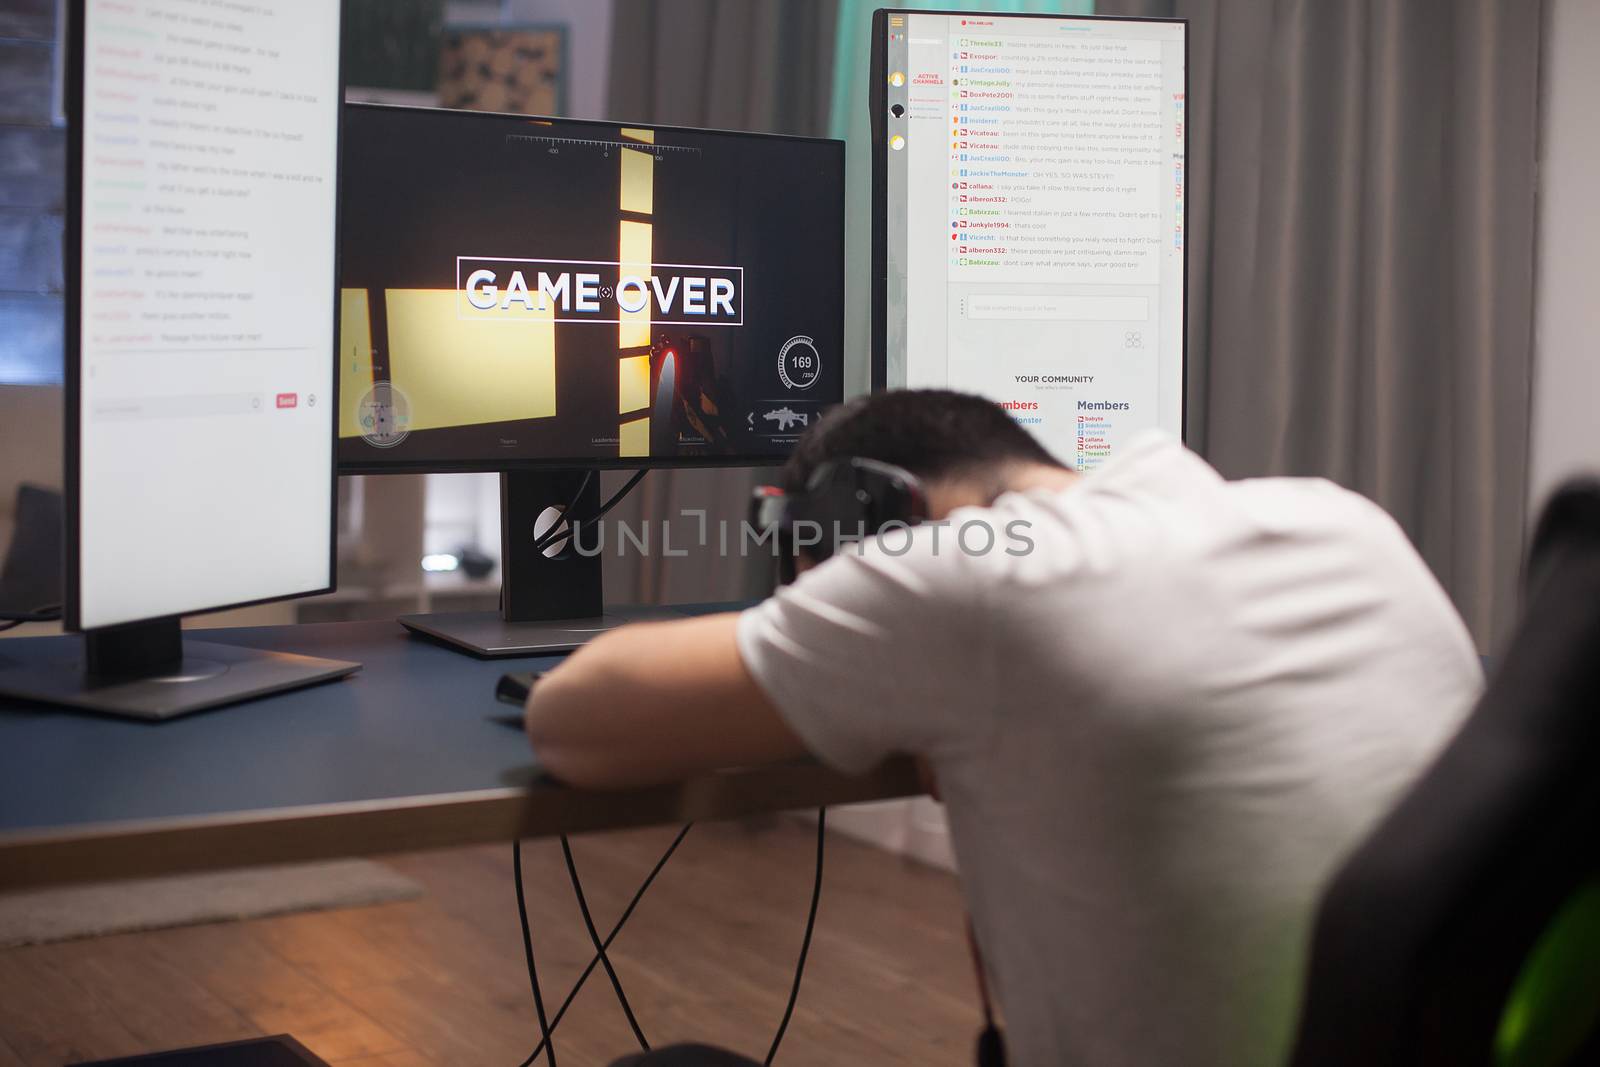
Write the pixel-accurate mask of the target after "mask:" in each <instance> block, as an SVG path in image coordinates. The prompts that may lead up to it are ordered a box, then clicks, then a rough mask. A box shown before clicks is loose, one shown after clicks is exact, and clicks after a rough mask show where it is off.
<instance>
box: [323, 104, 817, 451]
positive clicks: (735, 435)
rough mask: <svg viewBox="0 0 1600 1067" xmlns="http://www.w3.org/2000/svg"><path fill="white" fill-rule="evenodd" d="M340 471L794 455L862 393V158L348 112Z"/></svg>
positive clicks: (712, 136)
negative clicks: (850, 229) (847, 292)
mask: <svg viewBox="0 0 1600 1067" xmlns="http://www.w3.org/2000/svg"><path fill="white" fill-rule="evenodd" d="M342 182H343V185H342V192H343V200H342V202H341V207H340V211H341V219H340V234H341V237H342V239H343V245H342V261H341V268H340V304H341V312H342V319H341V323H342V326H341V332H340V375H339V378H340V397H339V408H340V411H339V462H340V465H341V467H343V468H345V469H377V468H383V467H388V466H413V467H419V468H420V467H426V468H430V469H461V470H471V469H497V468H501V467H507V466H517V465H519V464H527V465H537V464H545V465H570V466H628V465H633V464H636V463H642V462H651V463H655V462H660V463H682V464H693V463H704V464H706V465H710V466H715V465H718V464H719V463H720V464H728V463H738V462H741V461H746V460H748V461H756V462H759V461H762V460H769V459H773V458H779V457H782V456H784V455H786V454H787V453H788V452H789V450H790V448H791V447H792V446H793V444H794V442H795V439H796V438H797V437H798V436H799V435H800V434H801V433H802V432H803V431H804V430H805V429H806V427H807V426H808V425H810V424H811V423H812V422H814V421H815V420H816V419H817V417H818V416H819V415H820V414H821V412H822V411H823V410H825V409H826V408H827V407H828V406H830V405H832V404H836V403H838V402H839V401H840V400H841V399H842V394H843V383H844V366H843V334H844V283H843V270H844V146H843V144H842V142H838V141H825V140H813V139H806V138H794V137H779V136H773V135H765V134H745V133H726V132H716V131H705V130H685V129H676V128H668V127H649V128H644V127H630V126H621V125H615V124H603V123H590V122H577V121H571V120H562V119H540V118H528V117H524V116H513V115H489V114H481V113H477V112H466V111H439V110H432V109H423V108H401V107H385V106H381V105H357V104H352V105H347V106H346V109H345V117H344V156H343V178H342Z"/></svg>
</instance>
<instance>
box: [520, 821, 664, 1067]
mask: <svg viewBox="0 0 1600 1067" xmlns="http://www.w3.org/2000/svg"><path fill="white" fill-rule="evenodd" d="M693 826H694V823H687V824H685V825H684V827H683V829H682V830H679V831H678V836H677V837H675V838H673V839H672V844H670V845H668V846H667V850H666V851H665V852H663V853H662V854H661V858H660V859H658V860H656V865H655V866H654V867H652V868H651V869H650V873H649V874H648V875H646V876H645V879H644V881H643V882H642V883H640V885H639V889H638V891H637V892H635V893H634V894H633V899H632V900H630V901H628V906H627V907H626V908H624V909H623V910H622V916H621V918H619V919H618V920H617V922H616V925H614V926H612V927H611V932H610V933H609V934H607V935H606V939H605V940H604V941H603V942H601V944H602V946H603V947H605V948H610V947H611V942H613V941H615V940H616V939H617V935H618V934H619V933H621V932H622V925H623V924H624V923H626V922H627V921H628V919H629V917H630V916H632V915H633V910H634V909H635V908H637V907H638V906H639V901H641V900H643V899H644V894H645V890H647V889H649V888H650V884H651V883H652V882H654V881H655V880H656V875H658V874H660V873H661V868H663V867H665V866H666V865H667V860H669V859H671V858H672V854H673V853H674V852H676V851H678V846H679V845H681V844H683V839H684V838H685V837H686V836H688V833H689V830H690V828H692V827H693ZM599 962H600V957H599V956H596V957H594V958H593V959H591V960H590V961H589V966H587V967H585V968H584V969H583V973H582V974H580V975H578V980H577V981H576V982H574V983H573V984H572V989H571V990H570V991H569V992H568V993H567V997H566V999H565V1000H563V1001H562V1002H561V1007H560V1008H559V1009H558V1010H557V1011H556V1014H555V1018H553V1019H551V1020H550V1033H551V1034H553V1033H555V1029H556V1027H558V1026H560V1025H561V1020H562V1019H563V1018H564V1017H565V1016H566V1014H567V1009H568V1008H570V1007H571V1006H572V1002H573V1001H574V1000H576V999H577V997H578V991H579V990H580V989H582V988H583V983H584V982H587V981H588V980H589V976H590V975H591V974H593V973H594V969H595V967H596V965H598V964H599ZM548 1040H549V1037H548V1035H547V1036H546V1037H545V1039H544V1040H542V1041H540V1042H539V1044H538V1046H537V1047H536V1048H535V1049H534V1050H533V1051H532V1052H530V1053H528V1058H527V1059H525V1060H523V1061H522V1062H521V1063H520V1064H518V1065H517V1067H529V1065H530V1064H532V1063H533V1061H534V1060H536V1059H538V1058H539V1053H541V1052H543V1051H544V1046H545V1042H546V1041H548Z"/></svg>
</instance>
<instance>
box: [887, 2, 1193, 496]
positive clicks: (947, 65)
mask: <svg viewBox="0 0 1600 1067" xmlns="http://www.w3.org/2000/svg"><path fill="white" fill-rule="evenodd" d="M1187 42H1188V26H1187V23H1186V22H1184V21H1183V20H1177V19H1128V18H1096V17H1086V16H1060V15H991V14H977V13H972V12H959V11H952V12H941V11H910V10H881V11H878V12H877V13H876V15H875V17H874V23H873V33H872V73H871V81H870V85H871V92H870V107H871V113H872V129H873V138H872V139H873V202H874V212H873V234H874V272H873V274H874V293H873V378H874V385H875V386H877V387H879V388H882V387H886V386H887V387H890V388H896V387H944V388H952V389H960V390H964V391H967V392H974V393H978V394H981V395H983V396H987V397H989V398H990V399H992V400H995V401H997V402H998V403H1000V404H1003V405H1004V406H1005V407H1006V408H1007V409H1009V410H1010V411H1011V412H1012V414H1013V415H1014V416H1015V417H1016V418H1017V421H1018V422H1020V423H1022V424H1024V425H1025V426H1027V427H1028V428H1029V429H1030V430H1031V431H1033V433H1034V434H1035V436H1037V437H1038V438H1039V440H1040V441H1041V443H1043V444H1044V445H1045V447H1047V448H1048V449H1050V451H1051V452H1052V453H1054V454H1055V455H1056V456H1057V457H1058V458H1060V459H1062V460H1063V461H1065V462H1067V463H1068V464H1070V465H1071V466H1074V467H1076V468H1077V469H1079V470H1083V471H1088V470H1093V469H1094V468H1095V467H1097V466H1099V465H1100V464H1102V463H1104V462H1105V461H1106V460H1107V459H1109V458H1110V457H1111V456H1113V455H1114V454H1115V453H1116V451H1117V450H1118V448H1120V447H1121V445H1122V444H1123V443H1124V442H1126V441H1127V440H1128V439H1129V438H1130V437H1132V436H1133V435H1134V434H1136V433H1138V432H1139V431H1141V430H1144V429H1147V428H1151V427H1159V428H1162V429H1165V430H1167V431H1169V432H1171V433H1173V434H1181V433H1182V432H1183V427H1184V366H1185V360H1184V354H1185V318H1184V316H1185V302H1184V278H1185V263H1186V254H1187V242H1186V240H1185V235H1184V229H1185V204H1186V197H1185V184H1186V180H1185V179H1186V175H1185V167H1186V157H1185V145H1186V132H1187V113H1186V104H1187V100H1186V91H1185V86H1186V77H1187V75H1186V52H1187Z"/></svg>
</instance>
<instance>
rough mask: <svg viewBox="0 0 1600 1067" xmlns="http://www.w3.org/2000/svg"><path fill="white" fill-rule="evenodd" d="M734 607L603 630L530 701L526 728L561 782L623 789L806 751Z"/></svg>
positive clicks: (547, 766)
mask: <svg viewBox="0 0 1600 1067" xmlns="http://www.w3.org/2000/svg"><path fill="white" fill-rule="evenodd" d="M737 620H738V616H737V615H736V614H731V613H730V614H724V615H710V616H706V617H703V618H698V619H684V620H681V621H676V622H660V623H644V624H639V625H634V626H627V627H624V628H622V629H620V630H614V631H612V632H611V633H607V634H603V635H601V636H600V637H598V638H596V639H594V640H593V641H591V642H589V643H588V644H587V645H585V646H584V647H583V648H581V649H579V650H578V651H577V652H574V653H573V654H572V655H571V656H569V657H568V658H567V660H566V662H564V663H562V664H561V666H559V667H557V668H556V669H555V670H553V671H551V672H550V673H548V674H546V675H545V676H544V677H543V678H541V679H540V680H539V683H538V684H537V685H535V686H534V688H533V692H532V694H530V695H529V698H528V707H527V715H526V719H527V727H528V737H529V739H530V740H531V741H532V742H533V747H534V750H535V751H536V752H537V753H538V756H539V762H540V765H541V766H543V767H544V769H545V770H547V771H549V772H550V773H551V774H553V775H555V776H556V777H557V778H560V779H561V780H562V781H565V782H568V783H570V784H572V785H576V786H583V787H588V788H596V789H604V788H620V787H623V786H632V785H651V784H655V783H660V782H669V781H675V780H678V779H681V778H685V777H688V776H689V775H692V774H695V773H698V772H702V771H708V770H714V769H717V768H721V767H735V766H745V765H749V764H756V763H770V762H775V761H778V760H783V759H791V758H794V757H797V756H800V755H803V754H804V753H805V747H804V746H803V745H802V744H801V743H800V739H799V738H798V737H796V736H795V734H794V732H793V731H792V730H790V729H789V727H788V725H787V724H786V723H784V721H783V719H782V718H780V717H779V715H778V712H777V710H776V709H774V708H773V706H772V703H771V701H769V700H768V699H767V697H766V694H764V693H763V692H762V691H761V690H760V688H759V687H758V686H757V685H756V683H755V680H754V679H753V678H751V677H750V672H749V671H747V670H745V666H744V661H743V660H742V659H741V658H740V656H739V649H738V645H737V642H736V639H735V636H734V634H735V626H736V623H737Z"/></svg>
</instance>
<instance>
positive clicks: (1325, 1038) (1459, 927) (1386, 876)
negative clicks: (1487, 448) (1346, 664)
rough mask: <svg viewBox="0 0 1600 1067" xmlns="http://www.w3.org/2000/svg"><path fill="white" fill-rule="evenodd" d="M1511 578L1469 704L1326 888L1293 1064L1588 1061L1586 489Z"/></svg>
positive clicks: (1597, 494) (1596, 968)
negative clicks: (1515, 619)
mask: <svg viewBox="0 0 1600 1067" xmlns="http://www.w3.org/2000/svg"><path fill="white" fill-rule="evenodd" d="M1528 586H1529V588H1528V596H1527V599H1526V608H1525V613H1524V617H1523V619H1522V622H1521V624H1520V627H1519V629H1518V631H1517V633H1516V634H1515V636H1514V638H1513V640H1512V642H1511V644H1510V646H1509V648H1508V649H1507V650H1506V652H1505V655H1504V656H1503V658H1501V660H1500V662H1499V663H1498V664H1497V666H1496V669H1495V670H1494V672H1493V674H1492V677H1491V679H1490V682H1489V687H1488V690H1487V692H1486V693H1485V694H1484V696H1483V699H1482V700H1481V701H1480V702H1479V704H1478V706H1477V708H1476V709H1475V710H1474V711H1473V713H1472V714H1471V716H1470V717H1469V718H1468V719H1467V721H1466V723H1465V724H1464V725H1463V727H1462V729H1461V731H1460V733H1459V734H1458V735H1457V736H1456V737H1455V738H1454V739H1453V740H1452V741H1451V743H1450V744H1449V745H1448V746H1447V747H1446V749H1445V750H1444V752H1443V753H1442V754H1441V755H1440V757H1439V759H1438V760H1437V761H1436V762H1435V763H1434V764H1433V766H1432V767H1431V768H1429V769H1428V770H1427V771H1426V772H1425V773H1424V774H1423V775H1422V777H1421V778H1420V779H1419V781H1418V782H1417V784H1416V785H1415V786H1414V787H1413V789H1412V790H1411V791H1410V792H1409V793H1408V794H1407V795H1406V796H1405V797H1404V799H1402V801H1401V802H1400V804H1399V806H1398V807H1397V808H1396V809H1395V810H1394V811H1393V812H1392V813H1391V814H1390V815H1389V816H1388V817H1387V818H1386V819H1385V820H1384V821H1383V822H1382V823H1381V824H1380V825H1379V826H1378V828H1377V830H1376V831H1375V832H1374V833H1373V834H1372V835H1371V837H1370V838H1368V839H1367V840H1366V841H1365V842H1364V843H1363V844H1362V845H1361V846H1360V848H1358V849H1357V851H1356V852H1355V853H1354V854H1353V855H1352V856H1351V857H1350V858H1349V860H1348V861H1347V862H1346V863H1345V865H1344V866H1343V868H1342V869H1341V870H1340V871H1339V873H1338V874H1337V875H1336V876H1335V878H1334V880H1333V881H1332V883H1331V884H1330V885H1329V887H1328V890H1327V892H1326V893H1325V894H1324V896H1323V900H1322V905H1321V909H1320V911H1319V913H1318V916H1317V922H1316V928H1315V934H1314V938H1313V943H1312V950H1311V963H1310V971H1309V974H1308V977H1307V983H1306V994H1305V1001H1304V1007H1303V1011H1302V1016H1301V1020H1300V1031H1299V1035H1298V1038H1297V1041H1296V1046H1295V1049H1294V1053H1293V1056H1292V1059H1291V1061H1290V1062H1291V1064H1292V1065H1293V1067H1334V1065H1338V1067H1354V1065H1361V1067H1386V1065H1395V1067H1399V1065H1402V1064H1403V1065H1405V1067H1433V1065H1449V1067H1480V1065H1482V1067H1557V1065H1575V1064H1579V1063H1594V1062H1600V1038H1597V1037H1596V1026H1595V1024H1596V1022H1597V1016H1600V882H1597V881H1596V875H1597V872H1600V863H1597V857H1600V483H1596V482H1584V483H1573V484H1569V485H1568V486H1566V487H1564V488H1563V489H1562V490H1561V491H1559V492H1558V493H1557V494H1556V496H1555V497H1554V498H1553V499H1552V501H1551V503H1550V505H1549V506H1548V508H1547V509H1546V511H1545V514H1544V516H1543V518H1542V520H1541V522H1540V525H1539V528H1538V531H1537V533H1536V534H1535V537H1534V540H1533V552H1532V554H1531V557H1530V561H1529V568H1528ZM1396 711H1397V713H1403V711H1404V709H1396Z"/></svg>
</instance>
